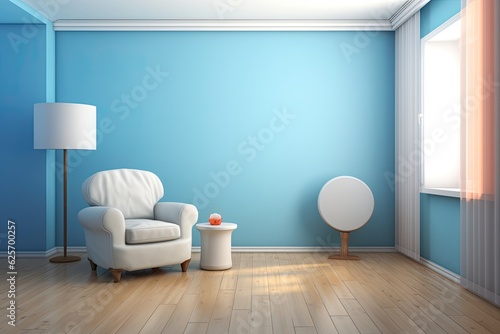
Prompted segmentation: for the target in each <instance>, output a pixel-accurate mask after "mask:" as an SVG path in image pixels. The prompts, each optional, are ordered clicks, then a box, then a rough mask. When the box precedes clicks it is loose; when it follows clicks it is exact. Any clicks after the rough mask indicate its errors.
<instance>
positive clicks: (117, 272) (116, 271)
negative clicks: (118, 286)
mask: <svg viewBox="0 0 500 334" xmlns="http://www.w3.org/2000/svg"><path fill="white" fill-rule="evenodd" d="M110 270H111V274H112V275H113V278H114V279H115V283H118V282H120V278H122V272H123V270H121V269H110Z"/></svg>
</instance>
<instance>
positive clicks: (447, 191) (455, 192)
mask: <svg viewBox="0 0 500 334" xmlns="http://www.w3.org/2000/svg"><path fill="white" fill-rule="evenodd" d="M420 193H422V194H429V195H438V196H446V197H455V198H460V189H457V188H425V187H422V188H420Z"/></svg>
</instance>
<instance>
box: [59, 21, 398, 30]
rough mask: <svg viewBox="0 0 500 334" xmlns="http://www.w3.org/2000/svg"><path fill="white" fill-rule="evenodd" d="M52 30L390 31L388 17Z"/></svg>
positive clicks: (73, 24) (63, 24)
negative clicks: (376, 18) (378, 18)
mask: <svg viewBox="0 0 500 334" xmlns="http://www.w3.org/2000/svg"><path fill="white" fill-rule="evenodd" d="M54 30H55V31H359V30H362V31H370V30H377V31H384V30H386V31H390V30H392V24H391V22H390V21H389V20H57V21H55V22H54Z"/></svg>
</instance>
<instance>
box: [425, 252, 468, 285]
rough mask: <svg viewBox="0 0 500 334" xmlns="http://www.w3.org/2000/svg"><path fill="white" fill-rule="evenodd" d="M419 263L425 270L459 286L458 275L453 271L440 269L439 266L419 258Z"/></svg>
mask: <svg viewBox="0 0 500 334" xmlns="http://www.w3.org/2000/svg"><path fill="white" fill-rule="evenodd" d="M420 263H421V264H423V265H424V266H426V267H427V268H429V269H431V270H432V271H434V272H436V273H438V274H440V275H441V276H444V277H446V278H447V279H449V280H450V281H452V282H455V283H457V284H460V275H458V274H456V273H454V272H453V271H450V270H448V269H446V268H444V267H441V266H440V265H439V264H436V263H434V262H432V261H430V260H427V259H424V258H420Z"/></svg>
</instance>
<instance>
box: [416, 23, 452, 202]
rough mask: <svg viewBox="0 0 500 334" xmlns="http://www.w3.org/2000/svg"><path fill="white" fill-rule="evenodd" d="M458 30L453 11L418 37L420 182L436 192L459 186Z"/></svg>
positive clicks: (425, 189)
mask: <svg viewBox="0 0 500 334" xmlns="http://www.w3.org/2000/svg"><path fill="white" fill-rule="evenodd" d="M460 32H461V26H460V17H459V16H458V15H457V16H456V17H454V18H452V19H450V20H449V21H447V22H446V23H444V24H443V25H442V26H441V27H439V28H437V29H436V30H434V31H433V32H432V33H430V34H429V35H428V36H426V37H424V38H423V39H422V50H421V51H422V111H421V115H420V126H421V151H422V173H421V186H422V191H423V192H429V193H435V194H438V195H443V194H444V195H452V196H453V193H456V194H455V195H458V191H459V188H460V68H461V66H460ZM443 190H444V192H443ZM436 191H437V192H436ZM447 191H449V193H448V194H447V193H446V192H447Z"/></svg>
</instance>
